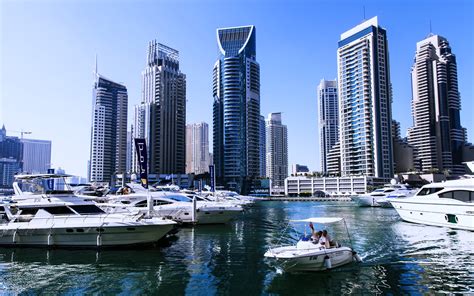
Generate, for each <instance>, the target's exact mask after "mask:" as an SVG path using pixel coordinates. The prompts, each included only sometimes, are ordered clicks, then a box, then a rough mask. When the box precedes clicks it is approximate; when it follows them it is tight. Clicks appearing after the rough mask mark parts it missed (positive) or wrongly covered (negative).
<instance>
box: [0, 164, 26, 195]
mask: <svg viewBox="0 0 474 296" xmlns="http://www.w3.org/2000/svg"><path fill="white" fill-rule="evenodd" d="M20 172H21V167H20V162H18V161H17V160H16V159H14V158H0V189H2V188H12V184H13V181H14V180H15V178H14V176H15V175H16V174H18V173H20ZM0 191H1V190H0Z"/></svg>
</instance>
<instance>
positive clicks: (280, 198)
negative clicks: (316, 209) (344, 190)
mask: <svg viewBox="0 0 474 296" xmlns="http://www.w3.org/2000/svg"><path fill="white" fill-rule="evenodd" d="M263 201H319V202H321V201H343V202H347V201H351V198H350V197H349V196H326V197H314V196H313V197H311V196H309V197H301V196H300V197H290V196H271V197H266V198H265V199H263Z"/></svg>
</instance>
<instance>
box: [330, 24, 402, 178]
mask: <svg viewBox="0 0 474 296" xmlns="http://www.w3.org/2000/svg"><path fill="white" fill-rule="evenodd" d="M337 63H338V79H337V81H338V96H339V131H340V133H339V142H340V150H341V173H342V176H348V175H367V176H374V177H379V178H387V179H388V178H391V177H392V176H393V151H392V149H393V148H392V136H391V122H392V114H391V113H392V108H391V104H392V97H391V83H390V67H389V57H388V44H387V33H386V31H385V29H383V28H381V27H380V26H379V25H378V20H377V17H374V18H372V19H370V20H367V21H365V22H363V23H362V24H360V25H357V26H356V27H354V28H352V29H350V30H348V31H347V32H345V33H343V34H342V35H341V40H340V41H339V43H338V50H337Z"/></svg>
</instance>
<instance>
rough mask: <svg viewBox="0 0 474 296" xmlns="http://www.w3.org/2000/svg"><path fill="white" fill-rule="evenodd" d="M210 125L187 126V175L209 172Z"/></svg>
mask: <svg viewBox="0 0 474 296" xmlns="http://www.w3.org/2000/svg"><path fill="white" fill-rule="evenodd" d="M210 162H211V160H210V154H209V125H208V124H207V123H205V122H200V123H194V124H187V125H186V173H187V174H191V173H194V174H196V175H197V174H202V173H205V172H209V165H210Z"/></svg>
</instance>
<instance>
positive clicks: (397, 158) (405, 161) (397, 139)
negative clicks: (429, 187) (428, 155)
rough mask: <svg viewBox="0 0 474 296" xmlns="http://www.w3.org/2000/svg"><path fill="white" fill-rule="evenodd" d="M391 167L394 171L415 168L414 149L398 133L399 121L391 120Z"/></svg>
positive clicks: (406, 170)
mask: <svg viewBox="0 0 474 296" xmlns="http://www.w3.org/2000/svg"><path fill="white" fill-rule="evenodd" d="M392 141H393V162H394V163H393V169H394V171H395V173H402V172H408V171H412V170H414V169H415V164H414V149H413V146H411V145H410V144H408V142H407V140H406V139H402V137H401V135H400V123H399V122H398V121H396V120H392Z"/></svg>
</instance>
